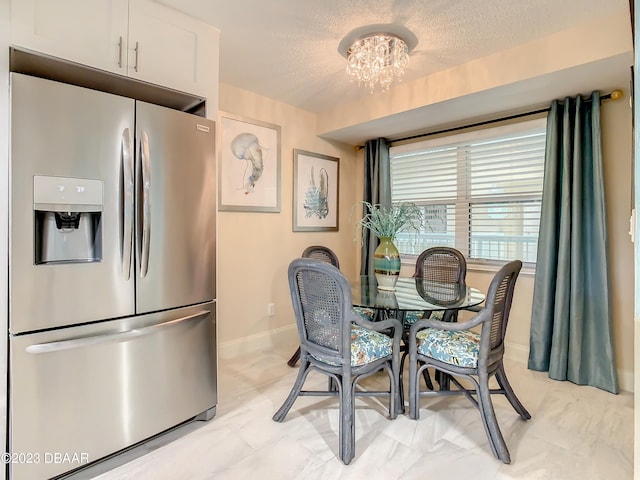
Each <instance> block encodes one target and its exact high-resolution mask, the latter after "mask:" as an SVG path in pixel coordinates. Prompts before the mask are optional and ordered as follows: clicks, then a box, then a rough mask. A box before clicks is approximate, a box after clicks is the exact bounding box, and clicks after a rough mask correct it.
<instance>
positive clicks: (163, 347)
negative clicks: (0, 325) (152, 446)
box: [9, 302, 217, 480]
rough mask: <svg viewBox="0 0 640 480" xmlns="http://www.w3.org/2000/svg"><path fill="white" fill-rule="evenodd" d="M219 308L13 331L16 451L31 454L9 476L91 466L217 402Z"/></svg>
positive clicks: (12, 426) (12, 412)
mask: <svg viewBox="0 0 640 480" xmlns="http://www.w3.org/2000/svg"><path fill="white" fill-rule="evenodd" d="M214 312H215V303H213V302H212V303H207V304H201V305H196V306H193V307H187V308H182V309H176V310H171V311H167V312H162V313H158V314H152V315H145V316H139V317H130V318H127V319H122V320H113V321H108V322H102V323H99V324H92V325H84V326H78V327H70V328H65V329H60V330H55V331H49V332H43V333H36V334H28V335H21V336H12V337H10V363H11V379H10V407H9V410H10V417H9V422H10V427H9V429H10V437H9V448H10V450H9V451H10V452H11V453H12V454H30V455H31V457H30V458H31V459H32V461H31V463H15V464H13V465H11V478H12V479H16V480H17V479H33V478H49V477H51V476H55V475H58V474H61V473H64V472H66V471H68V470H72V469H75V468H77V467H81V466H84V465H86V463H87V461H88V462H94V461H96V460H99V459H100V458H102V457H104V456H106V455H109V454H111V453H114V452H116V451H118V450H121V449H123V448H126V447H128V446H130V445H132V444H135V443H137V442H139V441H141V440H144V439H146V438H149V437H151V436H153V435H155V434H157V433H160V432H162V431H163V430H165V429H167V428H170V427H172V426H174V425H177V424H179V423H181V422H183V421H185V420H188V419H190V418H192V417H194V416H196V415H198V414H199V413H201V412H203V411H205V410H207V409H209V408H211V407H213V406H215V405H216V403H217V389H216V349H215V332H216V328H215V313H214ZM36 455H37V460H38V461H35V460H36ZM56 455H57V457H56ZM64 455H66V457H65V456H64ZM56 458H58V459H60V460H65V459H66V460H67V461H60V462H56V461H55V460H56Z"/></svg>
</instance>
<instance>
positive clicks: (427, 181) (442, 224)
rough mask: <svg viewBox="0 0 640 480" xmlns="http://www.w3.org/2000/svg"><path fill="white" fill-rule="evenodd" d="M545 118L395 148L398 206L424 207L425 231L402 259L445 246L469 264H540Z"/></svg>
mask: <svg viewBox="0 0 640 480" xmlns="http://www.w3.org/2000/svg"><path fill="white" fill-rule="evenodd" d="M545 124H546V121H545V119H537V120H533V121H528V122H523V123H520V124H516V125H509V126H507V127H496V128H491V129H486V130H482V131H476V132H472V133H471V134H462V135H454V136H450V137H441V138H438V139H435V140H427V141H423V142H419V143H414V144H408V145H402V146H399V147H392V148H391V149H390V159H391V195H392V200H393V201H394V202H413V203H415V204H417V205H420V206H421V207H422V213H423V218H424V224H423V228H422V230H421V231H420V232H419V233H418V234H417V235H416V233H415V232H401V233H400V234H399V235H398V237H397V239H396V244H397V246H398V248H399V249H400V251H401V253H404V254H418V253H420V252H421V251H422V250H424V249H425V248H428V247H431V246H437V245H447V246H452V247H455V248H458V249H459V250H461V251H462V252H463V253H464V254H465V255H466V256H467V257H468V258H469V259H471V260H478V261H481V260H489V261H491V260H512V259H515V258H518V259H520V260H522V261H524V262H535V260H536V247H537V239H538V227H539V219H540V203H541V197H542V179H543V173H544V151H545V137H546V133H545Z"/></svg>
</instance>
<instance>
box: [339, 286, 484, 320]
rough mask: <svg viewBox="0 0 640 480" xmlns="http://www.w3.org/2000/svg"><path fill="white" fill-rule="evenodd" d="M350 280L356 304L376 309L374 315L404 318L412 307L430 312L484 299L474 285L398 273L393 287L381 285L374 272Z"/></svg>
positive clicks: (463, 305)
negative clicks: (383, 288)
mask: <svg viewBox="0 0 640 480" xmlns="http://www.w3.org/2000/svg"><path fill="white" fill-rule="evenodd" d="M349 283H350V286H351V296H352V303H353V305H354V306H355V307H361V308H368V309H372V310H375V312H376V316H375V319H384V318H387V317H390V316H394V317H396V318H398V319H399V320H404V318H405V314H406V313H407V312H410V311H411V312H416V311H417V312H423V314H424V315H425V316H428V315H429V314H430V312H434V311H440V310H461V309H467V308H471V307H475V306H477V305H479V304H481V303H482V302H483V301H484V299H485V295H484V294H483V293H482V292H481V291H480V290H478V289H476V288H473V287H468V286H466V285H461V284H459V283H446V282H436V281H433V280H427V279H423V278H415V277H399V278H398V281H397V282H396V287H395V290H393V291H390V290H380V289H378V282H377V281H376V277H375V275H363V276H360V277H357V278H356V279H355V280H353V281H350V282H349ZM407 327H408V326H407V325H405V328H407Z"/></svg>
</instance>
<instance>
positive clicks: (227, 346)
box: [218, 325, 634, 393]
mask: <svg viewBox="0 0 640 480" xmlns="http://www.w3.org/2000/svg"><path fill="white" fill-rule="evenodd" d="M297 341H298V332H297V330H296V326H295V325H288V326H286V327H280V328H275V329H273V330H269V331H268V332H263V333H258V334H256V335H251V336H249V337H244V338H239V339H236V340H230V341H228V342H221V343H220V344H219V345H218V356H219V357H220V358H225V359H231V358H234V357H237V356H245V355H247V354H251V353H254V352H256V351H261V350H271V349H273V348H278V347H280V346H283V347H291V345H295V344H296V342H297ZM505 346H506V349H505V357H506V358H508V359H509V360H513V361H516V362H521V363H524V364H526V363H527V362H528V360H529V347H525V346H524V345H518V344H517V343H509V342H506V344H505ZM291 353H292V354H293V351H291ZM618 382H619V384H620V389H621V390H624V391H626V392H632V393H633V391H634V379H633V372H628V371H619V372H618Z"/></svg>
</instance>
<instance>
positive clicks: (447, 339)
mask: <svg viewBox="0 0 640 480" xmlns="http://www.w3.org/2000/svg"><path fill="white" fill-rule="evenodd" d="M416 337H417V339H418V342H419V346H418V353H420V354H421V355H425V356H427V357H431V358H433V359H435V360H439V361H441V362H445V363H448V364H450V365H457V366H459V367H471V368H476V367H477V366H478V353H479V352H480V334H478V333H476V332H473V331H471V330H462V331H459V332H454V331H451V330H440V329H438V328H425V329H424V330H421V331H420V332H418V334H417V335H416Z"/></svg>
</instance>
